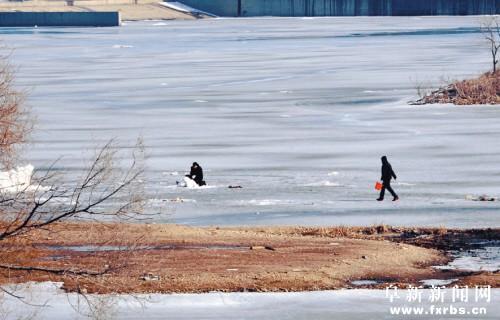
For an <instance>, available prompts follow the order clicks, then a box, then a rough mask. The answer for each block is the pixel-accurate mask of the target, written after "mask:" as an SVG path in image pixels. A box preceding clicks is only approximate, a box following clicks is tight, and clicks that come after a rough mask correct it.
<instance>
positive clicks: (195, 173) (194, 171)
mask: <svg viewBox="0 0 500 320" xmlns="http://www.w3.org/2000/svg"><path fill="white" fill-rule="evenodd" d="M186 177H188V178H190V179H193V180H194V182H196V184H197V185H199V186H200V187H201V186H204V185H205V184H206V183H205V181H203V169H202V168H201V166H200V165H199V164H198V162H193V165H192V166H191V171H190V172H189V175H187V176H186Z"/></svg>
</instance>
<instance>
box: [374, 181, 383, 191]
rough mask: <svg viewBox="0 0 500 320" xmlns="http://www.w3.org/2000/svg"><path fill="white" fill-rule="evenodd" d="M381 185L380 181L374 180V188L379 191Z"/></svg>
mask: <svg viewBox="0 0 500 320" xmlns="http://www.w3.org/2000/svg"><path fill="white" fill-rule="evenodd" d="M382 187H383V184H382V183H380V182H378V181H377V182H375V190H378V191H380V190H382Z"/></svg>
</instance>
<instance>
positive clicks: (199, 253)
mask: <svg viewBox="0 0 500 320" xmlns="http://www.w3.org/2000/svg"><path fill="white" fill-rule="evenodd" d="M391 229H392V228H390V227H387V226H373V227H367V228H361V227H359V228H358V227H345V226H342V227H332V228H314V227H268V228H190V227H185V226H177V225H161V224H160V225H141V224H95V223H57V224H54V225H52V226H51V230H36V231H34V232H33V233H32V234H30V239H26V241H27V240H29V242H27V243H24V242H23V241H25V239H24V238H23V237H16V238H13V239H8V240H5V241H3V242H2V243H0V261H2V263H4V264H9V265H14V264H15V265H27V266H36V267H45V268H52V269H57V268H68V269H72V270H96V271H99V270H100V268H101V267H102V266H104V265H111V266H119V268H115V269H112V270H111V271H110V272H108V273H106V274H103V275H99V276H93V277H90V276H72V275H70V274H50V273H46V272H41V271H31V272H27V271H20V270H7V269H0V284H2V283H16V282H26V281H46V280H51V281H62V282H64V288H65V289H66V290H68V291H74V292H82V293H113V292H114V293H151V292H209V291H213V290H216V291H303V290H324V289H335V288H341V287H349V286H351V284H350V282H351V281H352V280H356V279H366V278H367V277H368V278H374V279H393V280H391V281H392V282H393V283H400V284H402V285H405V284H414V283H418V281H419V280H420V279H425V278H429V277H436V276H439V275H435V273H436V271H435V270H433V269H432V268H430V267H429V266H430V265H435V264H441V263H445V262H446V261H447V257H446V256H445V255H444V254H442V253H440V252H438V251H436V250H433V249H426V248H419V247H417V246H412V245H406V244H402V243H395V242H391V241H379V240H383V236H382V234H379V233H378V232H385V231H390V230H391ZM383 234H386V233H383ZM387 235H388V233H387ZM377 237H378V238H377ZM68 245H71V246H75V245H98V246H106V245H120V246H123V247H128V248H131V249H130V250H121V251H94V252H78V251H72V250H69V249H68V248H65V247H64V246H68ZM50 246H63V247H60V248H59V249H54V248H53V247H52V249H51V248H50ZM134 246H135V249H134ZM144 246H147V247H149V249H148V248H144ZM251 247H257V248H258V249H256V250H251V249H250V248H251ZM265 247H268V248H269V247H270V248H273V249H272V250H270V249H266V248H265ZM7 248H8V250H7ZM394 253H397V254H394ZM145 274H146V275H147V274H151V275H152V277H155V278H156V279H154V280H145V279H144V275H145Z"/></svg>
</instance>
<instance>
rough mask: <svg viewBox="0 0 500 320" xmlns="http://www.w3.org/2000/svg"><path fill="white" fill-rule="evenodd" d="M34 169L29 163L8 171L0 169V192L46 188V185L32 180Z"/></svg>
mask: <svg viewBox="0 0 500 320" xmlns="http://www.w3.org/2000/svg"><path fill="white" fill-rule="evenodd" d="M34 171H35V167H33V166H32V165H31V164H28V165H25V166H22V167H17V168H15V169H11V170H9V171H0V192H2V193H18V192H35V191H45V190H48V189H49V188H48V187H43V186H40V185H39V184H37V183H34V182H33V174H34Z"/></svg>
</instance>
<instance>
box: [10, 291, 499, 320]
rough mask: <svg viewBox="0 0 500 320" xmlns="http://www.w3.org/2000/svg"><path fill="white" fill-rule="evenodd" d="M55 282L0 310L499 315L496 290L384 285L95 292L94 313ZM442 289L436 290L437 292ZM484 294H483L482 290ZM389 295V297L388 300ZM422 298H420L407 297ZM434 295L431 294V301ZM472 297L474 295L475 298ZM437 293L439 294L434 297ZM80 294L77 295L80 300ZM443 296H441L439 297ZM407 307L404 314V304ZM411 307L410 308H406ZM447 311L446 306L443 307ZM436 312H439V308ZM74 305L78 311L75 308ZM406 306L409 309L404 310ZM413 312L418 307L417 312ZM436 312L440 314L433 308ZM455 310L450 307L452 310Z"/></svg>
mask: <svg viewBox="0 0 500 320" xmlns="http://www.w3.org/2000/svg"><path fill="white" fill-rule="evenodd" d="M59 286H60V284H55V283H49V282H44V283H36V284H34V283H31V284H27V285H20V286H17V287H8V289H15V290H16V291H15V292H16V294H18V295H21V296H22V297H24V298H25V299H29V301H30V303H31V304H34V305H45V307H42V308H40V307H36V306H32V305H26V304H23V303H22V302H21V301H19V299H16V298H12V297H10V296H6V295H5V299H3V300H0V311H2V312H3V314H4V315H5V316H6V319H7V320H11V319H12V320H15V319H24V317H26V318H27V316H29V315H33V316H34V317H33V318H34V319H39V320H45V319H47V320H49V319H50V320H66V319H82V320H83V319H127V320H136V319H137V320H139V319H141V320H142V319H172V320H180V319H186V320H187V319H205V320H212V319H213V320H216V319H217V320H219V319H283V320H285V319H286V320H305V319H317V320H330V319H346V320H380V319H422V320H431V319H469V320H473V319H481V320H487V319H492V320H493V319H498V314H500V304H498V301H499V299H500V290H499V289H491V291H489V293H488V291H480V290H478V291H477V293H476V289H475V288H470V289H468V290H467V291H459V290H457V291H456V292H463V293H462V294H463V297H468V298H469V300H468V301H467V302H461V300H459V299H458V298H455V299H454V298H453V296H452V295H453V294H454V292H455V291H453V289H452V288H443V289H441V288H440V289H439V291H438V289H415V290H413V291H412V290H407V289H400V290H398V291H397V295H396V294H395V292H394V291H393V290H392V289H389V290H388V291H387V292H386V290H366V289H356V290H336V291H317V292H294V293H208V294H171V295H168V294H163V295H162V294H151V295H136V296H124V295H122V296H120V295H116V296H106V295H102V296H94V295H88V296H87V298H88V299H89V300H88V301H90V302H91V305H92V308H93V310H94V312H95V314H97V315H98V316H96V317H90V318H89V317H85V316H84V315H86V314H89V309H88V305H87V304H86V303H85V301H84V300H83V298H82V297H78V296H77V295H75V294H66V293H64V292H63V291H62V290H60V289H59V288H58V287H59ZM437 292H440V295H439V296H438V295H437ZM481 293H482V295H481ZM391 296H392V298H393V299H392V302H391V300H390V298H391ZM414 296H415V297H417V298H418V297H420V300H417V299H416V298H415V299H411V298H410V299H408V298H407V297H414ZM432 296H434V297H435V298H434V299H437V300H432V298H431V297H432ZM476 296H477V297H478V300H477V301H476ZM436 297H437V298H436ZM78 298H80V299H81V300H80V301H79V300H78ZM441 299H442V300H441ZM403 308H404V309H405V312H411V313H406V314H402V312H403V311H402V309H403ZM410 308H411V310H409V309H410ZM445 308H446V309H447V311H444V309H445ZM451 308H454V309H455V310H459V308H460V309H462V310H463V311H462V312H463V314H462V315H460V314H458V313H455V314H450V309H451ZM438 309H439V310H440V311H437V310H438ZM76 310H78V311H79V312H77V311H76ZM408 310H409V311H408ZM413 312H415V313H417V312H421V314H417V315H415V314H414V313H413ZM436 312H439V313H436ZM451 312H453V311H451Z"/></svg>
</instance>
